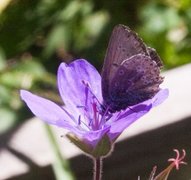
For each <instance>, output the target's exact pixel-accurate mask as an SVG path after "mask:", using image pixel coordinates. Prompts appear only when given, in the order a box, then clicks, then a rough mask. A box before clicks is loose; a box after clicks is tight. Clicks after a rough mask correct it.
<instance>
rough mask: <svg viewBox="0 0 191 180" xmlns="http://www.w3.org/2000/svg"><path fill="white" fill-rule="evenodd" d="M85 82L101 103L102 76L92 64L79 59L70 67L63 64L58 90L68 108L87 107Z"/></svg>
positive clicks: (59, 70) (60, 69) (59, 74)
mask: <svg viewBox="0 0 191 180" xmlns="http://www.w3.org/2000/svg"><path fill="white" fill-rule="evenodd" d="M84 82H85V83H88V84H89V86H90V88H91V90H92V93H93V94H94V95H95V96H96V97H97V98H98V99H99V101H101V100H102V95H101V76H100V74H99V73H98V72H97V70H96V69H95V68H94V67H93V66H92V65H91V64H89V63H88V62H87V61H86V60H83V59H78V60H75V61H74V62H72V63H70V64H69V65H67V64H66V63H62V64H61V65H60V66H59V69H58V88H59V92H60V95H61V97H62V99H63V101H64V103H65V104H66V106H69V107H71V108H74V107H73V106H74V105H75V106H85V104H84V103H85V102H86V101H87V94H86V90H87V89H86V86H85V84H84Z"/></svg>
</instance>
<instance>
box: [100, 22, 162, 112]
mask: <svg viewBox="0 0 191 180" xmlns="http://www.w3.org/2000/svg"><path fill="white" fill-rule="evenodd" d="M149 63H150V64H151V66H149ZM160 67H162V62H161V60H160V57H159V56H158V54H157V53H156V51H155V50H154V49H152V48H149V47H147V46H146V45H145V44H144V42H143V41H142V40H141V38H139V37H138V35H137V34H136V33H135V32H133V31H132V30H130V29H129V28H128V27H126V26H124V25H117V26H116V27H115V28H114V30H113V32H112V35H111V38H110V41H109V45H108V49H107V52H106V56H105V60H104V65H103V70H102V95H103V99H104V102H103V106H104V108H107V107H109V110H110V112H115V111H119V110H121V109H124V108H126V107H127V106H131V105H134V104H137V103H140V102H142V101H144V100H147V99H149V98H151V97H153V95H154V94H155V93H156V92H158V91H159V84H160V83H161V82H162V78H161V77H160V76H159V73H160ZM139 69H140V70H139ZM122 72H124V75H122V74H123V73H122ZM120 73H121V74H120ZM154 73H155V74H154ZM144 78H145V79H144ZM153 78H154V79H153ZM157 79H158V80H157Z"/></svg>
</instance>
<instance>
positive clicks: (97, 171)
mask: <svg viewBox="0 0 191 180" xmlns="http://www.w3.org/2000/svg"><path fill="white" fill-rule="evenodd" d="M101 175H102V159H101V158H95V159H94V180H101Z"/></svg>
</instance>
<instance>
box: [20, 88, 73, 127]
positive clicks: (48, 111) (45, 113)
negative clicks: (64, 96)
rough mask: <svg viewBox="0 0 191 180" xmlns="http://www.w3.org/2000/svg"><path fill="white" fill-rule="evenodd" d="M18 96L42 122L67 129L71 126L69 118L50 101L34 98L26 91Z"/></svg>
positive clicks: (22, 91)
mask: <svg viewBox="0 0 191 180" xmlns="http://www.w3.org/2000/svg"><path fill="white" fill-rule="evenodd" d="M20 96H21V98H22V100H24V101H25V103H26V104H27V106H28V107H29V108H30V110H31V111H32V112H33V114H35V115H36V116H37V117H39V118H40V119H42V120H43V121H45V122H47V123H49V124H54V125H57V126H60V127H66V126H67V127H68V125H69V124H72V122H73V121H72V120H71V117H70V116H69V115H68V114H67V113H66V112H65V111H64V110H63V109H62V108H61V107H60V106H58V105H57V104H55V103H53V102H52V101H50V100H47V99H44V98H42V97H39V96H36V95H34V94H32V93H30V92H28V91H26V90H21V91H20ZM74 124H75V123H74Z"/></svg>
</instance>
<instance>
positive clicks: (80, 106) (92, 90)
mask: <svg viewBox="0 0 191 180" xmlns="http://www.w3.org/2000/svg"><path fill="white" fill-rule="evenodd" d="M57 78H58V79H57V81H58V89H59V92H60V96H61V98H62V100H63V102H64V103H65V106H59V105H57V104H56V103H54V102H52V101H50V100H47V99H44V98H42V97H39V96H36V95H34V94H32V93H30V92H28V91H26V90H21V92H20V93H21V98H22V99H23V100H24V101H25V102H26V104H27V106H28V107H29V108H30V109H31V111H32V112H33V113H34V114H35V115H36V116H37V117H39V118H40V119H42V120H43V121H45V122H47V123H49V124H53V125H56V126H59V127H62V128H65V129H67V130H68V131H69V133H70V134H72V135H74V136H75V137H76V138H77V141H78V142H80V143H84V145H87V146H88V147H90V148H91V149H92V150H94V149H95V148H96V146H97V145H98V144H99V143H100V142H101V140H102V139H104V137H107V138H108V140H109V142H111V144H112V143H113V142H114V141H115V140H116V139H117V138H118V136H119V135H120V134H121V133H122V132H123V131H124V130H125V129H126V128H127V127H128V126H130V125H131V124H132V123H133V122H135V121H136V120H137V119H139V118H140V117H141V116H143V115H144V114H146V113H147V112H149V110H150V109H151V108H152V107H154V106H157V105H159V104H160V103H162V102H163V101H164V100H165V99H166V98H167V96H168V90H167V89H163V90H160V91H159V92H158V93H157V94H156V95H155V96H154V97H153V98H152V99H149V100H147V101H144V102H142V103H139V104H137V105H134V106H131V107H130V108H127V109H125V110H123V111H119V112H115V113H107V112H104V113H103V111H102V102H103V97H102V93H101V76H100V74H99V73H98V72H97V70H96V69H95V68H94V67H93V66H92V65H91V64H89V63H88V62H87V61H86V60H83V59H79V60H76V61H74V62H72V63H70V64H69V65H67V64H65V63H61V65H60V66H59V69H58V77H57ZM70 139H71V138H70ZM78 142H76V143H75V144H77V145H78V147H81V146H82V145H79V144H78ZM85 148H87V147H85ZM81 149H82V150H84V148H83V147H81ZM84 151H86V150H84ZM86 152H88V150H87V151H86ZM89 153H90V152H89ZM90 154H91V153H90Z"/></svg>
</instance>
